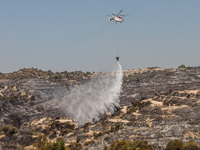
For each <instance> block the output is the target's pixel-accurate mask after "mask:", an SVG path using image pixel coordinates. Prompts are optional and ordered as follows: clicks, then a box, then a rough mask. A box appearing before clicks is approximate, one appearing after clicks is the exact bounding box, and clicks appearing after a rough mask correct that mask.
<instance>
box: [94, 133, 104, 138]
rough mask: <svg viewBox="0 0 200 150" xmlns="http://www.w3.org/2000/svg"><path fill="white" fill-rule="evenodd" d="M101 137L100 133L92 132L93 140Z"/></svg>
mask: <svg viewBox="0 0 200 150" xmlns="http://www.w3.org/2000/svg"><path fill="white" fill-rule="evenodd" d="M102 135H103V133H102V132H99V133H96V132H94V133H93V137H94V139H97V138H98V137H100V136H102Z"/></svg>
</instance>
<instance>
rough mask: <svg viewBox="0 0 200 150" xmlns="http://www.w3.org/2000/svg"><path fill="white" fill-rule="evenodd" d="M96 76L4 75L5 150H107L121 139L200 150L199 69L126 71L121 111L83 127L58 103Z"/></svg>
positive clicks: (1, 121) (0, 84)
mask: <svg viewBox="0 0 200 150" xmlns="http://www.w3.org/2000/svg"><path fill="white" fill-rule="evenodd" d="M97 75H98V74H96V73H89V72H87V73H83V72H73V73H68V72H61V73H54V72H51V71H41V70H38V69H32V68H31V69H21V70H19V71H17V72H13V73H8V74H0V128H1V132H0V149H9V148H10V149H17V148H20V147H21V148H22V147H25V148H26V149H29V148H31V147H33V146H35V147H39V146H38V143H39V142H43V144H44V143H45V140H48V141H51V142H55V141H56V139H58V138H62V139H63V140H64V142H65V144H66V146H67V145H68V147H70V148H71V149H73V146H74V147H76V148H78V147H79V148H80V147H82V149H86V148H88V149H106V148H108V147H109V146H110V145H111V144H112V141H115V140H122V139H125V140H127V141H136V140H146V141H148V143H149V144H151V145H152V147H153V149H158V150H160V149H164V148H165V147H166V146H167V143H168V142H169V141H170V140H174V139H180V140H182V141H183V142H184V143H186V142H189V141H190V140H194V141H195V142H196V143H198V144H200V136H199V134H200V130H199V128H200V126H199V124H200V120H199V118H198V116H199V115H200V114H199V113H200V111H199V109H200V68H199V67H187V68H185V67H182V68H179V69H161V68H146V69H141V70H127V71H123V90H122V92H121V97H120V103H121V106H122V107H121V109H119V110H117V111H116V112H115V114H104V115H103V116H102V119H101V120H99V121H97V122H93V123H86V124H85V125H83V126H78V125H77V124H76V123H75V122H73V120H72V119H71V118H67V117H66V116H64V114H62V112H61V111H60V110H59V107H58V105H54V104H55V102H54V100H55V97H56V98H57V99H59V97H58V95H59V96H60V97H62V94H63V93H64V92H65V90H66V89H68V88H69V87H70V86H74V87H76V86H81V84H84V83H85V82H87V81H88V80H90V79H92V78H95V77H96V76H97ZM6 127H7V128H8V129H9V130H5V128H6ZM8 131H10V132H8ZM34 143H35V144H34Z"/></svg>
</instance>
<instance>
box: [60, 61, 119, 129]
mask: <svg viewBox="0 0 200 150" xmlns="http://www.w3.org/2000/svg"><path fill="white" fill-rule="evenodd" d="M122 77H123V76H122V68H121V65H120V64H119V62H117V64H116V66H115V69H114V71H112V72H110V73H105V74H102V75H99V76H97V78H94V79H92V80H91V81H89V82H87V83H86V84H83V85H81V86H80V87H76V88H71V89H70V90H69V91H67V92H66V94H65V95H64V97H63V98H62V102H61V105H62V106H61V107H62V109H63V111H64V112H65V113H66V114H67V115H68V116H71V117H72V118H73V119H74V120H75V121H76V122H78V123H79V124H80V125H81V124H84V123H85V122H88V121H92V119H95V120H99V117H100V115H101V114H104V113H108V112H111V113H113V112H114V111H115V109H116V107H120V105H119V102H120V101H119V96H120V92H121V85H122Z"/></svg>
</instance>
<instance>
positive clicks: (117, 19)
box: [109, 10, 127, 23]
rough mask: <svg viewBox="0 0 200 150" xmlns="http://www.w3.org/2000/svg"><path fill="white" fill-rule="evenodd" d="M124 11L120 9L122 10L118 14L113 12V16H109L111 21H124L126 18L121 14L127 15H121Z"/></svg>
mask: <svg viewBox="0 0 200 150" xmlns="http://www.w3.org/2000/svg"><path fill="white" fill-rule="evenodd" d="M122 11H123V10H120V12H119V13H118V14H117V15H116V14H113V13H112V15H113V16H112V17H111V18H109V20H110V21H112V20H114V21H115V22H116V23H118V22H120V23H122V22H123V21H124V19H123V18H122V17H121V16H127V15H121V14H120V13H121V12H122Z"/></svg>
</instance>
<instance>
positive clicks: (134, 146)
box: [109, 139, 153, 150]
mask: <svg viewBox="0 0 200 150" xmlns="http://www.w3.org/2000/svg"><path fill="white" fill-rule="evenodd" d="M109 149H110V150H153V148H152V146H151V145H150V144H148V142H147V141H144V140H137V141H135V142H131V141H126V140H124V139H123V140H121V141H118V140H116V141H113V142H112V143H111V145H110V148H109Z"/></svg>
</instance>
